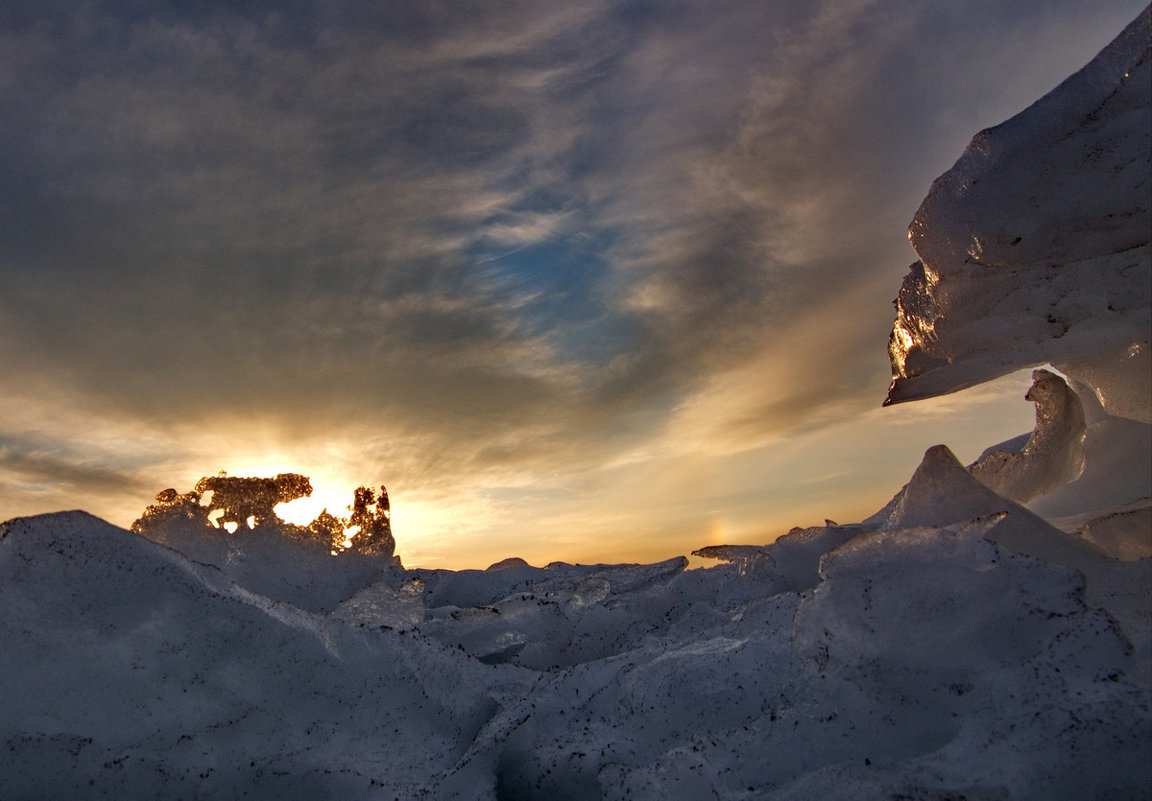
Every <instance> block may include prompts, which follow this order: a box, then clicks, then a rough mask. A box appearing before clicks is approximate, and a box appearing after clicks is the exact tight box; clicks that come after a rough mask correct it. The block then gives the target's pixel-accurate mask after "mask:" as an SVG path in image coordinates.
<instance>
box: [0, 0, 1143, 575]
mask: <svg viewBox="0 0 1152 801" xmlns="http://www.w3.org/2000/svg"><path fill="white" fill-rule="evenodd" d="M1142 8H1143V3H1142V2H1129V1H1128V0H1092V2H1087V0H1079V1H1078V2H1072V1H1071V0H1046V2H1043V3H1021V2H1019V1H1018V0H933V1H931V2H930V1H929V0H829V1H828V2H820V1H819V0H777V1H772V0H765V1H763V2H750V1H749V0H742V1H740V2H735V1H729V0H709V2H701V1H700V0H695V2H676V0H667V1H666V2H644V1H643V0H635V1H622V2H616V1H614V0H580V2H571V3H555V2H551V0H519V1H517V0H507V1H501V2H496V1H495V0H493V1H492V2H485V3H479V4H478V3H465V2H448V1H443V2H440V1H437V0H426V1H425V2H420V3H400V2H396V3H374V4H364V3H351V2H338V1H336V0H326V1H316V2H309V1H308V0H294V1H291V2H276V3H265V2H236V3H230V4H218V3H208V2H188V1H187V0H181V1H180V2H175V1H172V2H147V1H146V0H139V1H138V2H131V1H130V0H122V1H121V2H79V3H78V2H75V0H67V1H63V0H62V1H61V2H53V0H39V2H37V3H29V4H4V6H3V7H2V8H0V120H3V122H2V128H3V135H2V136H0V409H2V410H3V411H2V413H0V519H7V518H10V517H13V516H17V515H27V514H38V513H42V512H52V511H58V510H63V509H77V508H78V509H85V510H87V511H90V512H92V513H93V514H97V515H99V516H101V517H104V518H105V519H108V520H109V521H111V522H113V523H116V524H118V525H122V526H127V525H128V524H130V523H131V522H132V520H133V519H135V518H136V517H137V516H139V514H140V513H141V512H142V511H143V509H144V507H145V506H146V505H147V504H149V503H150V502H152V500H153V496H154V495H155V494H156V492H158V491H160V490H162V489H164V488H167V487H174V488H176V489H178V490H180V491H187V490H189V489H191V487H192V485H193V484H194V483H195V482H196V480H197V479H198V478H199V477H201V476H205V475H212V474H215V473H217V472H218V471H220V470H226V471H228V473H229V474H231V475H272V474H275V473H277V472H300V473H304V474H306V475H309V476H311V478H312V483H313V486H314V487H315V489H316V492H315V493H314V496H313V497H312V498H310V499H307V500H306V501H299V502H297V503H296V504H293V505H291V506H285V507H281V510H282V514H283V515H284V516H285V517H286V518H287V519H290V520H294V522H301V523H306V522H307V521H308V520H310V519H311V518H312V517H314V516H315V514H316V513H317V512H319V511H320V509H321V508H324V507H326V508H328V509H329V510H330V511H335V512H340V511H343V509H344V507H345V506H346V505H347V504H348V503H350V502H351V500H352V490H353V489H354V488H355V487H356V486H358V485H361V484H366V485H376V486H379V485H381V484H383V485H387V487H388V489H389V491H390V494H391V498H392V507H393V529H394V532H395V535H396V539H397V551H398V553H400V554H401V556H402V557H403V559H404V562H405V564H406V565H409V566H425V567H448V568H457V569H458V568H469V567H472V568H475V567H485V566H487V565H488V564H490V563H492V562H495V561H497V560H499V559H501V558H504V557H507V556H513V555H515V556H520V557H522V558H525V559H528V561H530V562H532V563H533V564H546V563H547V562H550V561H554V560H562V561H568V562H616V561H645V562H647V561H656V560H659V559H664V558H668V557H671V556H675V555H679V554H687V553H688V552H689V551H691V550H693V549H696V548H699V547H702V546H705V545H712V544H719V543H722V542H750V543H765V542H769V541H771V540H773V539H775V538H776V537H777V536H779V535H780V534H782V533H784V532H786V531H787V530H789V529H790V528H791V527H793V526H810V525H817V524H821V523H822V522H823V521H824V519H825V518H831V519H834V520H838V521H839V522H852V521H854V520H859V519H862V518H863V517H865V516H867V515H868V514H870V513H871V512H874V511H876V510H877V509H879V508H880V507H881V506H883V505H884V503H886V502H887V500H888V499H889V498H890V497H891V496H892V495H893V494H894V493H895V492H896V491H897V490H898V489H899V488H900V486H901V485H902V484H903V483H904V481H905V480H906V479H907V478H908V476H909V475H910V474H911V472H912V470H913V469H914V468H915V466H916V465H917V464H918V462H919V460H920V458H921V456H922V455H923V452H924V450H925V449H926V448H928V447H930V446H931V445H933V444H936V443H938V442H944V443H946V444H949V445H950V446H951V447H953V449H954V450H955V451H956V453H957V455H958V456H959V457H960V458H961V459H962V460H965V461H971V460H973V459H975V458H976V457H977V456H979V454H980V452H981V451H982V450H983V449H984V448H985V447H986V446H988V445H991V444H994V443H996V442H999V441H1002V440H1004V439H1007V438H1009V437H1011V436H1014V435H1016V434H1020V433H1022V432H1026V431H1028V430H1029V429H1030V428H1031V424H1032V415H1033V407H1032V406H1031V404H1029V403H1027V402H1025V401H1024V400H1023V394H1024V392H1025V391H1026V390H1027V387H1028V384H1029V379H1028V375H1027V373H1025V374H1016V375H1014V376H1009V377H1006V378H1004V379H1001V380H999V381H997V382H993V383H991V384H988V385H985V386H982V387H977V388H975V389H971V390H966V391H965V392H963V393H959V394H956V395H952V396H948V397H945V398H939V399H934V400H930V401H921V402H917V403H914V404H905V405H898V406H893V407H887V408H883V409H882V408H880V403H881V401H882V400H883V398H884V395H885V391H886V389H887V385H888V382H889V378H890V369H889V366H888V363H887V352H886V345H887V336H888V332H889V330H890V328H891V323H892V319H893V315H894V312H893V308H892V303H891V301H892V298H894V297H895V295H896V292H897V291H898V289H899V286H900V282H901V280H902V279H903V276H904V274H905V272H906V271H907V267H908V265H909V264H910V263H911V262H913V261H914V260H915V258H916V256H915V253H914V252H913V251H912V249H911V247H910V246H909V244H908V241H907V236H906V232H907V227H908V223H909V222H910V220H911V219H912V216H913V214H914V213H915V211H916V209H917V207H918V206H919V204H920V201H921V200H922V199H923V197H924V195H925V194H926V193H927V190H928V187H929V185H930V183H931V181H932V179H933V178H935V177H936V176H937V175H939V174H940V173H942V172H944V171H945V170H947V169H948V168H949V167H950V166H951V165H952V163H953V162H954V161H955V160H956V159H957V158H958V157H959V155H960V153H961V152H962V151H963V149H964V147H965V145H966V144H967V142H968V140H969V139H970V138H971V137H972V135H973V134H975V133H976V132H977V131H979V130H980V129H982V128H985V127H988V126H991V125H995V124H997V123H999V122H1002V121H1003V120H1005V119H1007V118H1008V117H1010V116H1012V115H1013V114H1015V113H1017V112H1019V111H1021V110H1023V109H1024V108H1025V107H1026V106H1027V105H1029V104H1030V103H1031V102H1033V101H1034V100H1036V99H1038V98H1039V97H1040V96H1041V95H1043V94H1044V93H1046V92H1047V91H1049V90H1050V89H1052V88H1054V87H1055V86H1056V85H1057V84H1058V83H1059V82H1060V81H1062V80H1063V79H1064V78H1065V77H1067V76H1068V75H1070V74H1071V73H1072V72H1074V71H1075V70H1077V69H1079V68H1080V67H1081V66H1083V65H1084V64H1085V63H1087V62H1088V61H1089V60H1090V59H1091V58H1092V57H1093V56H1094V55H1095V54H1096V53H1097V52H1098V51H1099V50H1100V49H1101V48H1102V47H1104V45H1106V44H1107V43H1108V42H1109V41H1110V40H1111V39H1112V38H1113V37H1114V36H1115V35H1116V34H1118V33H1119V32H1120V30H1121V29H1122V28H1123V27H1124V26H1125V25H1126V24H1127V23H1128V22H1130V21H1131V20H1132V19H1133V18H1135V17H1136V15H1137V14H1138V13H1139V12H1140V10H1141V9H1142Z"/></svg>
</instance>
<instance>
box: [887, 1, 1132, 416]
mask: <svg viewBox="0 0 1152 801" xmlns="http://www.w3.org/2000/svg"><path fill="white" fill-rule="evenodd" d="M1150 16H1152V11H1150V10H1149V9H1146V10H1145V11H1144V12H1143V13H1142V14H1141V15H1140V17H1139V18H1138V19H1136V20H1135V21H1134V22H1133V23H1132V24H1131V25H1130V26H1129V27H1128V28H1127V29H1125V31H1124V32H1123V33H1122V34H1121V35H1120V36H1119V37H1117V39H1116V40H1115V41H1114V42H1113V43H1112V44H1110V45H1109V46H1108V47H1107V48H1106V49H1105V50H1104V51H1103V52H1102V53H1101V54H1100V55H1099V56H1098V57H1097V58H1096V59H1094V60H1093V61H1092V62H1091V63H1090V64H1089V65H1088V66H1086V67H1085V68H1084V69H1083V70H1081V71H1080V72H1079V73H1077V74H1076V75H1073V76H1072V77H1071V78H1069V79H1068V80H1066V81H1065V82H1064V83H1062V84H1061V85H1060V86H1059V87H1057V88H1056V89H1054V90H1053V91H1052V92H1051V93H1050V94H1048V95H1047V96H1045V97H1044V98H1042V99H1041V100H1039V101H1037V102H1036V103H1035V104H1033V105H1032V106H1031V107H1030V108H1028V109H1026V110H1024V111H1023V112H1021V113H1020V114H1018V115H1017V116H1016V117H1013V118H1012V119H1010V120H1008V121H1007V122H1005V123H1003V124H1001V125H999V126H997V127H995V128H991V129H989V130H986V131H982V132H981V133H979V134H977V135H976V137H975V138H974V139H973V140H972V143H971V144H970V145H969V147H968V149H967V150H966V151H965V152H964V154H963V155H962V156H961V157H960V160H959V161H957V162H956V165H955V166H954V167H953V168H952V169H951V170H949V171H948V172H947V173H945V174H944V175H942V176H941V177H940V178H938V179H937V180H936V181H935V182H934V183H933V185H932V188H931V191H930V192H929V194H928V197H927V198H926V199H925V201H924V203H923V204H922V205H921V207H920V209H919V211H917V213H916V216H915V218H914V220H913V222H912V225H911V228H910V230H909V237H910V239H911V241H912V244H913V246H914V247H915V249H916V252H917V254H918V255H919V256H920V261H919V262H917V263H916V264H914V265H913V266H912V271H911V272H910V273H909V275H908V276H907V277H906V278H905V281H904V286H903V287H902V288H901V290H900V294H899V297H898V299H897V319H896V322H895V324H894V327H893V332H892V339H891V345H890V355H891V357H892V365H893V374H894V380H893V382H892V387H891V389H890V390H889V394H888V402H889V403H898V402H902V401H908V400H914V399H916V398H924V397H930V396H933V395H940V394H943V393H947V392H953V391H955V390H958V389H962V388H964V387H969V386H972V385H974V384H977V383H980V382H981V381H986V380H988V379H990V378H994V377H996V376H998V375H1003V374H1004V373H1007V372H1010V371H1012V370H1015V369H1019V368H1021V367H1028V366H1034V365H1043V364H1046V363H1048V364H1053V365H1055V366H1056V368H1057V369H1059V370H1060V371H1061V372H1063V373H1064V374H1065V375H1067V376H1070V377H1071V378H1073V379H1074V380H1076V381H1078V382H1080V383H1081V384H1083V385H1085V386H1088V387H1092V389H1093V390H1094V391H1095V393H1096V394H1097V396H1098V397H1099V399H1100V401H1101V402H1102V403H1103V406H1104V408H1105V409H1106V410H1107V411H1108V412H1109V413H1110V414H1112V415H1115V416H1118V417H1130V418H1134V419H1137V420H1141V421H1143V422H1152V419H1150V414H1152V412H1150V411H1149V410H1150V409H1152V402H1150V400H1152V399H1150V393H1152V347H1150V330H1152V311H1150V310H1152V266H1150V265H1152V249H1150V246H1149V237H1150V231H1152V211H1150V208H1149V203H1148V197H1149V194H1150V192H1152V184H1150V179H1149V174H1150V168H1149V159H1150V155H1149V154H1150V152H1152V143H1150V136H1152V131H1150V127H1149V125H1148V119H1149V115H1150V114H1152V59H1149V58H1148V51H1149V37H1148V28H1149V24H1150V23H1149V19H1150Z"/></svg>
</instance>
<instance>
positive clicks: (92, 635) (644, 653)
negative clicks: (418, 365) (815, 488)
mask: <svg viewBox="0 0 1152 801" xmlns="http://www.w3.org/2000/svg"><path fill="white" fill-rule="evenodd" d="M1149 19H1150V18H1149V13H1148V12H1145V14H1144V15H1142V17H1141V18H1140V19H1139V20H1137V21H1136V22H1135V23H1134V24H1133V26H1132V27H1131V28H1129V29H1128V30H1127V31H1126V32H1125V33H1124V34H1122V35H1121V37H1120V38H1119V39H1118V40H1117V42H1116V43H1115V44H1114V45H1112V46H1111V47H1110V48H1109V49H1108V50H1106V51H1105V52H1104V53H1103V54H1102V55H1101V57H1100V59H1098V60H1097V61H1096V62H1094V63H1093V64H1092V65H1090V66H1089V67H1088V68H1086V70H1085V71H1084V72H1082V73H1080V74H1079V75H1077V76H1074V77H1073V78H1071V79H1069V81H1067V82H1066V83H1065V84H1063V85H1062V86H1061V87H1060V88H1059V89H1057V90H1056V91H1055V92H1054V93H1053V94H1052V95H1049V96H1048V97H1046V98H1044V99H1043V100H1041V101H1040V102H1038V103H1037V104H1036V105H1035V106H1033V107H1032V108H1030V109H1028V110H1026V111H1025V112H1023V113H1022V114H1021V115H1020V116H1018V117H1016V118H1014V119H1013V120H1010V121H1009V122H1007V123H1005V124H1004V125H1002V126H1000V127H998V128H995V129H992V130H990V131H986V132H983V133H981V134H980V135H978V136H977V137H976V139H975V140H974V141H973V145H972V146H971V148H970V149H969V151H967V152H966V153H965V154H964V156H963V157H962V158H961V160H960V161H959V162H958V163H957V166H956V167H955V168H954V170H953V171H951V172H949V173H948V174H946V175H945V176H942V177H941V178H940V179H939V180H938V181H937V182H936V184H934V186H933V189H932V192H931V194H930V195H929V198H928V200H926V201H925V205H924V207H923V208H922V209H921V212H920V213H919V214H918V215H917V218H916V221H915V222H914V224H913V241H914V243H915V245H916V247H917V250H918V253H919V254H920V256H921V257H922V262H921V263H918V265H917V266H915V267H914V269H913V271H912V273H910V275H909V279H908V280H907V281H906V282H905V285H904V288H903V289H902V290H901V304H900V307H899V314H900V317H899V318H898V319H897V323H896V330H895V332H894V337H893V357H894V362H895V365H896V371H897V379H896V381H895V383H894V386H893V390H892V393H893V394H892V400H893V401H894V402H895V401H901V400H908V399H912V398H915V397H924V396H927V395H931V394H937V393H940V392H947V391H953V390H956V389H959V388H962V387H964V386H968V385H971V384H973V383H977V382H979V381H982V380H986V379H987V378H989V377H992V376H993V375H996V374H1000V373H1002V372H1004V371H1006V370H1010V369H1017V368H1020V367H1027V366H1043V365H1045V364H1048V365H1054V366H1055V368H1056V369H1057V370H1059V371H1060V372H1062V373H1063V374H1064V375H1065V376H1068V377H1070V378H1071V379H1072V385H1071V386H1069V385H1068V383H1066V382H1065V381H1064V378H1062V377H1061V376H1060V375H1058V374H1057V373H1056V372H1053V371H1051V370H1038V371H1037V373H1036V385H1035V386H1034V387H1033V389H1032V391H1030V392H1029V399H1030V400H1031V401H1033V402H1035V403H1036V405H1037V425H1036V429H1035V430H1034V431H1033V432H1032V433H1031V434H1025V435H1023V436H1021V437H1019V438H1017V439H1015V440H1012V441H1009V442H1006V443H1000V444H999V445H994V446H992V447H990V448H989V449H988V451H986V452H985V454H984V455H983V456H982V457H981V458H980V460H978V461H977V463H976V464H974V465H971V466H969V467H967V468H966V467H965V466H964V465H961V464H960V463H959V462H957V460H956V458H955V457H954V456H953V455H952V453H951V451H950V450H949V449H948V448H947V447H945V446H942V445H941V446H937V447H935V448H932V449H930V450H929V451H928V452H927V453H926V454H925V457H924V461H923V463H922V464H921V466H920V467H919V468H918V469H917V471H916V472H915V474H914V475H913V476H912V477H911V478H910V480H909V482H908V484H907V485H906V486H905V487H904V488H902V489H900V490H899V492H897V493H896V494H895V496H894V497H893V499H892V501H891V502H890V503H888V504H887V505H885V506H884V508H882V509H880V510H879V511H877V512H876V514H874V515H873V516H871V517H870V518H868V519H867V520H865V521H862V522H861V523H858V524H854V525H847V526H836V525H829V526H827V527H821V528H813V529H805V530H799V529H797V530H793V531H792V532H790V533H788V534H786V535H785V536H783V537H781V538H780V539H778V540H776V541H775V542H773V543H771V544H768V545H729V546H718V547H711V548H707V549H702V551H700V552H699V553H700V554H701V555H703V556H707V557H711V558H713V559H715V560H716V566H714V567H710V568H706V569H701V570H691V571H689V570H685V567H686V564H687V560H686V559H684V558H683V557H678V558H675V559H670V560H668V561H666V562H661V563H657V564H652V565H569V564H562V563H555V564H551V565H548V566H546V567H533V566H530V565H526V564H523V563H521V562H519V561H518V560H507V561H506V562H503V563H500V564H499V565H495V566H493V568H491V569H489V570H486V571H468V570H465V571H455V572H452V571H427V570H406V569H404V568H402V567H400V566H398V565H397V564H395V563H393V562H392V560H390V559H387V558H384V557H373V556H371V555H366V554H355V555H348V554H345V555H341V556H340V557H339V558H333V557H332V556H331V555H330V553H329V552H328V550H327V549H326V548H322V547H316V546H315V545H309V544H307V543H303V542H299V541H295V540H291V539H288V538H285V537H283V536H281V532H279V531H278V530H277V529H276V527H275V526H274V525H266V526H263V527H261V528H258V529H257V530H255V531H241V532H239V533H238V534H236V535H234V536H233V537H232V538H231V539H221V537H223V536H224V535H221V534H220V533H219V532H216V531H210V530H207V529H206V528H205V524H203V523H202V522H200V521H196V520H191V521H189V520H185V521H183V522H180V521H176V522H172V523H171V524H170V526H169V528H168V530H167V531H165V532H164V537H163V539H164V541H165V543H166V544H164V545H162V544H159V543H157V542H153V541H151V540H149V539H145V538H144V537H141V536H138V535H136V534H133V533H131V532H128V531H125V530H122V529H118V528H115V527H113V526H111V525H109V524H107V523H104V522H103V521H101V520H98V519H96V518H94V517H92V516H90V515H88V514H86V513H84V512H62V513H58V514H54V515H43V516H38V517H32V518H20V519H16V520H11V521H8V522H7V523H5V524H3V525H2V526H0V642H2V643H3V648H2V649H0V677H2V679H0V681H2V684H0V741H2V744H3V747H2V748H0V798H2V799H5V801H7V800H9V799H42V798H69V799H73V798H117V799H123V798H132V799H136V798H257V799H265V798H266V799H277V800H278V801H280V800H286V799H318V798H339V799H394V798H400V799H419V798H428V799H469V800H471V799H493V800H495V799H502V800H504V801H512V800H514V799H549V800H560V799H598V798H603V799H625V798H628V799H652V800H653V801H655V800H656V799H660V800H661V801H663V800H664V799H693V800H694V799H713V798H715V799H798V800H799V799H829V800H834V799H874V798H875V799H904V800H911V799H923V800H925V801H927V800H928V799H934V800H936V801H943V800H944V799H950V800H951V801H958V799H967V800H968V801H976V800H977V799H988V800H991V799H1036V801H1052V800H1053V799H1069V801H1073V800H1075V801H1081V800H1083V799H1110V800H1112V799H1142V798H1149V797H1152V703H1150V699H1152V656H1150V642H1152V632H1150V623H1152V594H1150V593H1152V589H1150V587H1152V568H1150V560H1149V556H1152V517H1150V504H1149V495H1150V494H1152V475H1150V468H1149V461H1150V459H1149V452H1150V448H1152V439H1150V435H1149V432H1150V426H1149V422H1148V420H1149V401H1148V397H1147V395H1148V383H1147V381H1148V373H1147V361H1148V358H1149V347H1148V336H1149V329H1150V327H1152V320H1150V318H1149V302H1148V293H1149V286H1150V285H1152V279H1150V273H1152V270H1150V267H1149V245H1148V235H1149V217H1148V214H1149V212H1148V186H1149V184H1148V175H1149V167H1148V115H1149V108H1148V103H1149V97H1150V95H1152V89H1150V86H1149V69H1150V66H1149ZM1141 104H1143V105H1141ZM1141 137H1143V139H1141ZM1037 143H1041V144H1037ZM1082 195H1083V196H1082ZM996 209H999V211H998V212H996V213H993V210H996ZM1094 354H1095V355H1094ZM1097 357H1098V358H1097ZM1021 402H1022V403H1023V402H1025V401H1024V400H1023V399H1022V400H1021ZM894 413H897V412H895V411H894ZM878 447H882V445H878ZM402 546H403V543H401V550H402ZM346 556H347V557H350V558H345V557H346Z"/></svg>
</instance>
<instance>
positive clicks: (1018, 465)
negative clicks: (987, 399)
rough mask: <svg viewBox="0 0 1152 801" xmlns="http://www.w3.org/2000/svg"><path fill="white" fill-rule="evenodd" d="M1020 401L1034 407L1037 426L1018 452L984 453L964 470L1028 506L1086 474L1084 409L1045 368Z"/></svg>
mask: <svg viewBox="0 0 1152 801" xmlns="http://www.w3.org/2000/svg"><path fill="white" fill-rule="evenodd" d="M1032 378H1033V383H1032V388H1031V389H1029V390H1028V394H1027V395H1025V396H1024V397H1025V398H1026V399H1027V400H1030V401H1032V402H1033V403H1035V404H1036V428H1035V430H1033V432H1032V435H1031V436H1030V437H1029V438H1028V441H1027V442H1026V443H1025V444H1024V447H1023V448H1021V449H1020V450H1019V451H1018V452H1009V451H993V452H992V453H985V455H984V456H982V457H981V458H980V460H979V461H977V462H976V463H975V464H973V465H972V466H970V467H969V468H968V469H969V471H971V473H972V475H973V476H975V477H976V478H977V480H979V481H980V483H981V484H983V485H984V486H986V487H989V488H991V489H993V490H995V491H996V492H997V493H998V494H1000V495H1003V496H1004V497H1006V498H1011V499H1012V500H1014V501H1019V502H1020V503H1027V502H1028V501H1030V500H1032V499H1033V498H1035V497H1036V496H1038V495H1043V494H1045V493H1046V492H1049V491H1051V490H1053V489H1056V488H1057V487H1061V486H1063V485H1065V484H1067V483H1068V482H1070V481H1073V480H1074V479H1076V478H1079V476H1080V474H1081V473H1082V472H1083V470H1084V435H1085V433H1086V430H1087V427H1086V425H1085V422H1084V406H1083V405H1082V404H1081V403H1080V398H1079V396H1078V395H1077V394H1076V392H1075V391H1073V389H1072V388H1071V387H1069V386H1068V384H1067V383H1066V382H1065V381H1064V379H1063V378H1061V377H1060V376H1058V375H1055V374H1054V373H1051V372H1049V371H1048V370H1036V371H1035V372H1033V373H1032Z"/></svg>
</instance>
